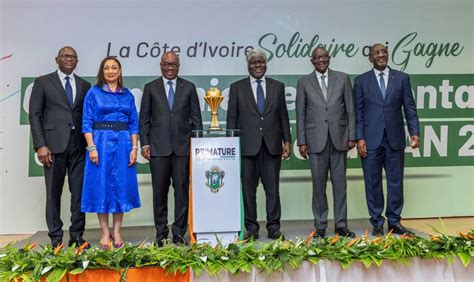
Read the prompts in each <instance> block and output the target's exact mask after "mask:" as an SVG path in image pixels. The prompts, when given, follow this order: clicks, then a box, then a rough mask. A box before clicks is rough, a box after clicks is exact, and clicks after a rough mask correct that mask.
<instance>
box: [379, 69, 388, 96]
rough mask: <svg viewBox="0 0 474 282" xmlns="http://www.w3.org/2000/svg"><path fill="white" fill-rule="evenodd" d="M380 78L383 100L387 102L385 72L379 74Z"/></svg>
mask: <svg viewBox="0 0 474 282" xmlns="http://www.w3.org/2000/svg"><path fill="white" fill-rule="evenodd" d="M379 76H380V79H379V81H380V91H381V92H382V97H383V99H384V100H385V92H386V90H385V80H384V79H383V72H381V73H379Z"/></svg>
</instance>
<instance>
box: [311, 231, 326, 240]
mask: <svg viewBox="0 0 474 282" xmlns="http://www.w3.org/2000/svg"><path fill="white" fill-rule="evenodd" d="M325 236H326V229H316V233H314V235H313V239H322V238H324V237H325Z"/></svg>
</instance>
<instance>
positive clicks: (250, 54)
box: [247, 48, 267, 63]
mask: <svg viewBox="0 0 474 282" xmlns="http://www.w3.org/2000/svg"><path fill="white" fill-rule="evenodd" d="M254 57H262V58H263V60H265V63H266V62H267V54H266V53H265V52H264V51H263V50H262V49H259V48H253V49H252V50H250V51H249V52H248V53H247V63H248V62H250V60H251V59H252V58H254Z"/></svg>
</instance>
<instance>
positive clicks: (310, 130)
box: [296, 69, 356, 153]
mask: <svg viewBox="0 0 474 282" xmlns="http://www.w3.org/2000/svg"><path fill="white" fill-rule="evenodd" d="M355 124H356V119H355V109H354V99H353V95H352V86H351V82H350V80H349V76H348V75H347V74H345V73H343V72H338V71H333V70H330V69H329V70H328V87H327V100H326V99H325V98H324V95H323V92H322V90H321V87H320V85H319V82H318V78H317V76H316V73H315V72H314V71H313V72H311V73H310V74H308V75H305V76H303V77H302V78H301V79H300V80H299V81H298V84H297V92H296V131H297V133H298V145H304V144H306V145H307V146H308V152H309V153H320V152H321V151H322V150H323V149H324V147H325V146H326V141H327V138H328V134H329V135H330V136H331V140H332V143H333V145H334V147H335V148H336V149H337V150H339V151H347V149H348V147H347V142H348V141H349V140H355Z"/></svg>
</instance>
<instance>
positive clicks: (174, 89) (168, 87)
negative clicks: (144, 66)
mask: <svg viewBox="0 0 474 282" xmlns="http://www.w3.org/2000/svg"><path fill="white" fill-rule="evenodd" d="M177 80H178V78H177V77H175V78H174V79H172V80H168V79H166V78H165V77H164V76H163V83H164V84H165V91H166V98H168V97H169V93H168V92H169V91H170V86H169V85H168V81H172V82H173V91H174V94H175V95H176V81H177Z"/></svg>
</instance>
